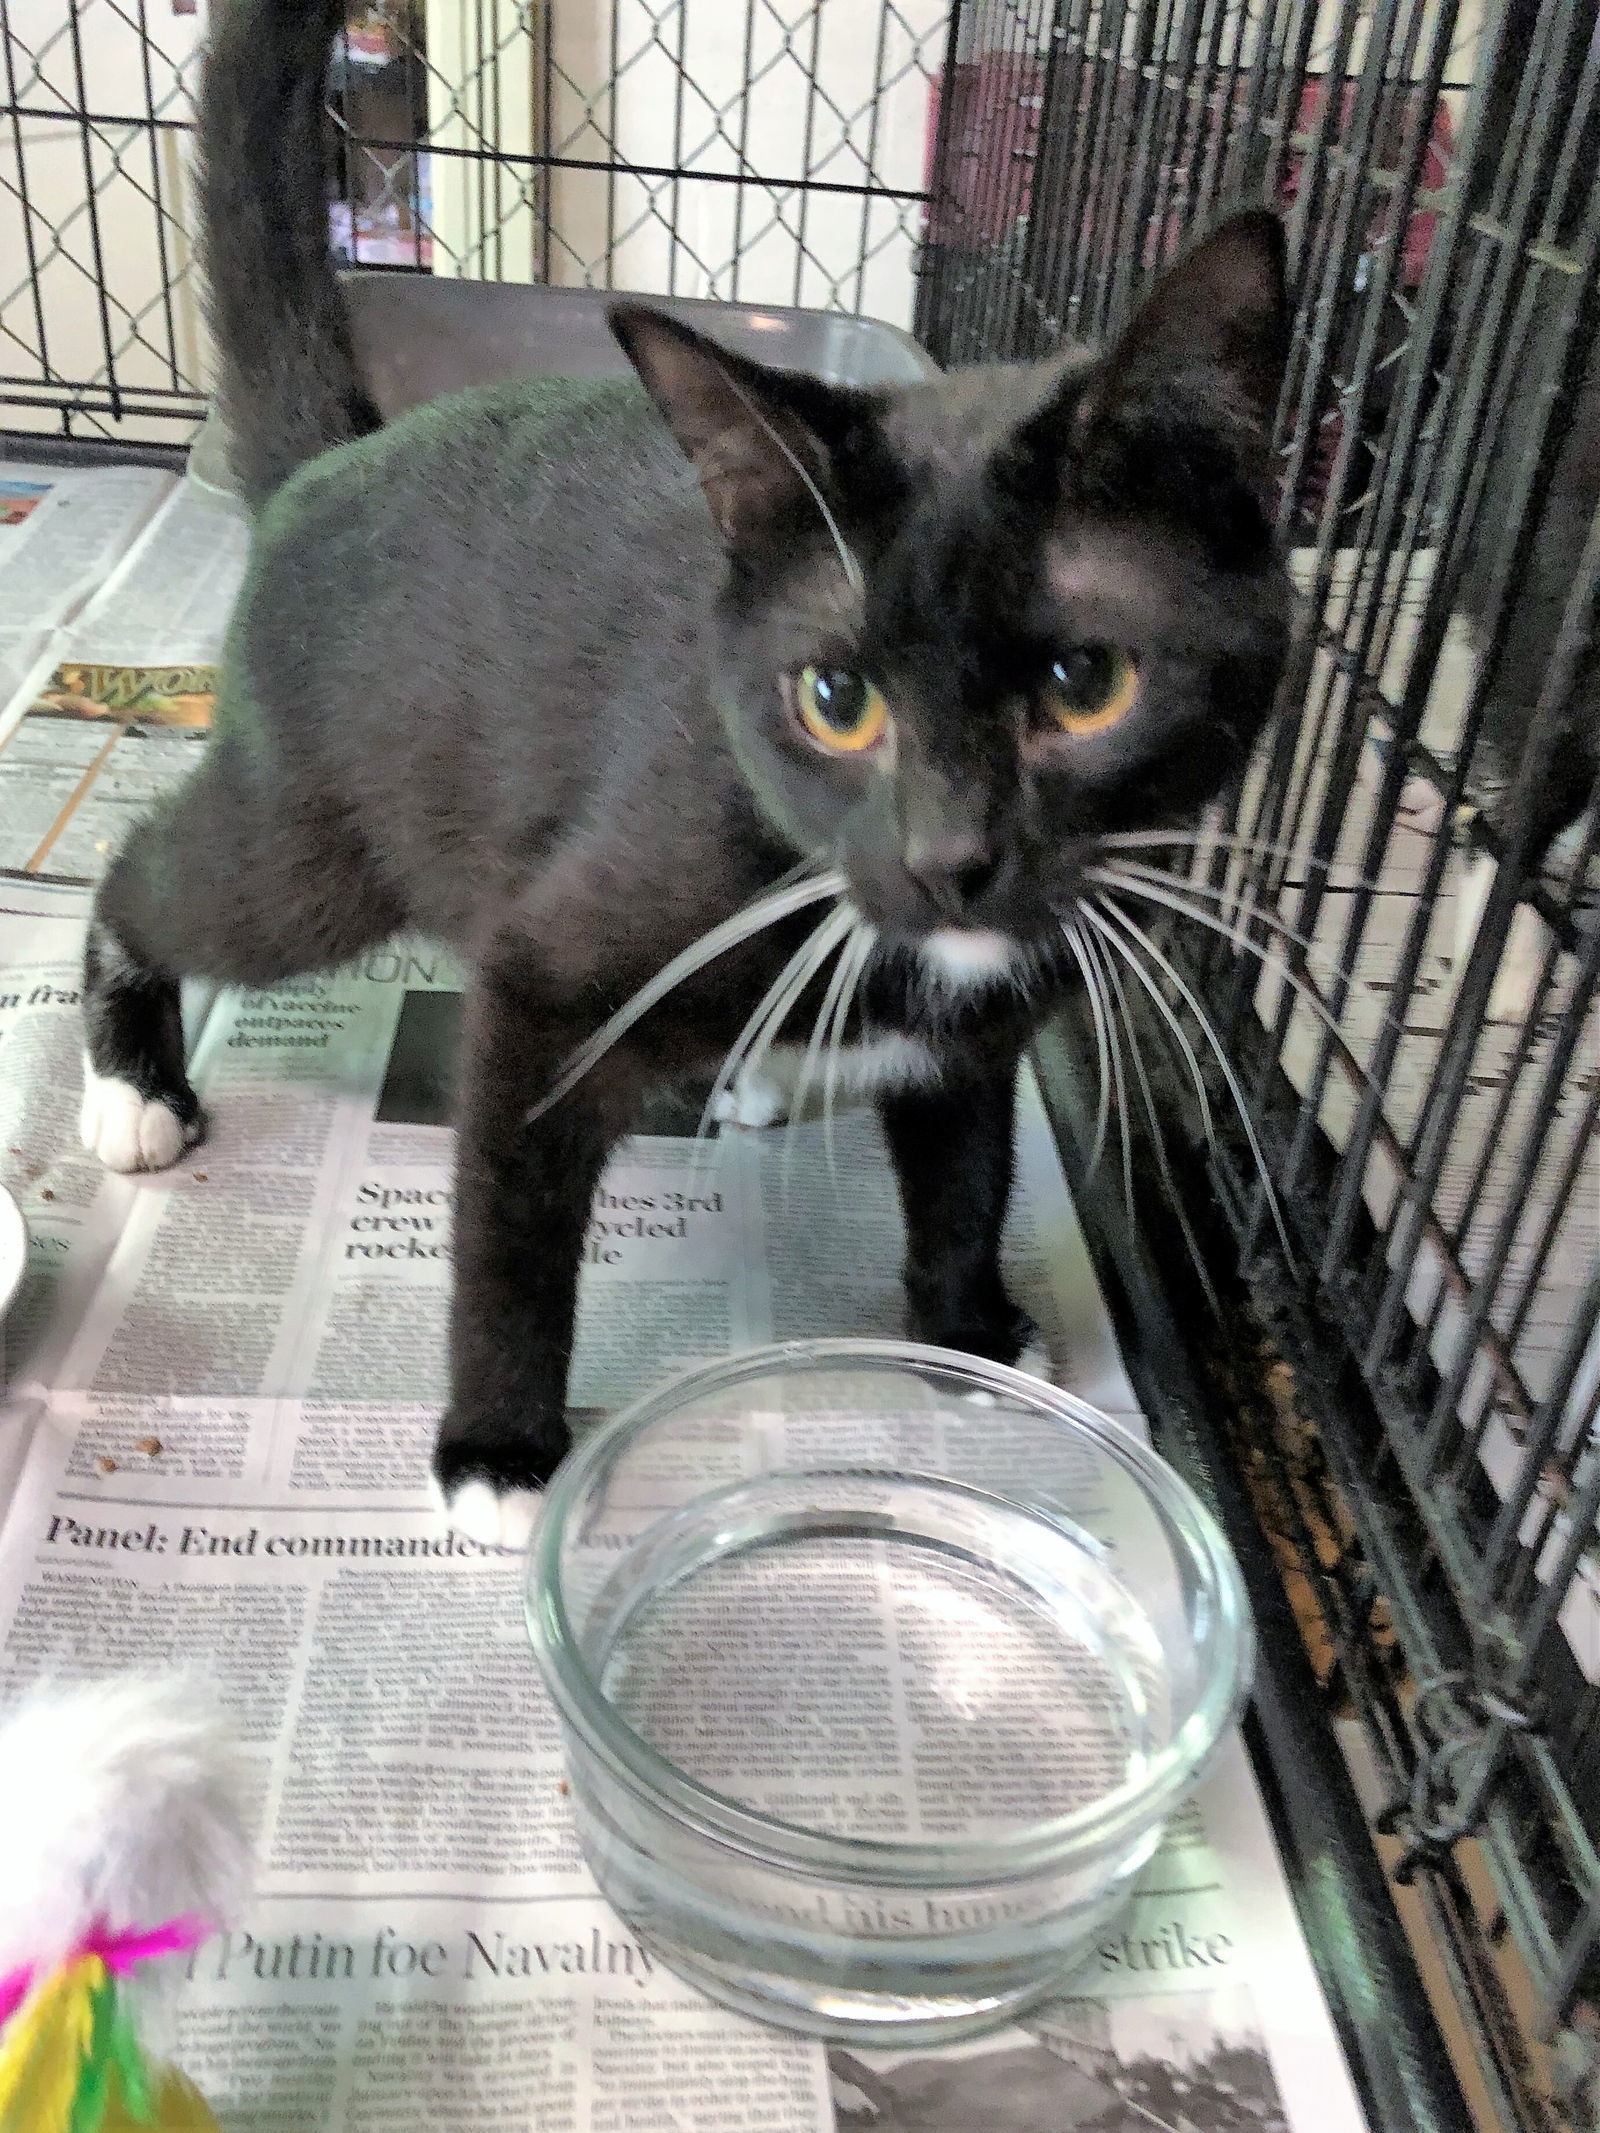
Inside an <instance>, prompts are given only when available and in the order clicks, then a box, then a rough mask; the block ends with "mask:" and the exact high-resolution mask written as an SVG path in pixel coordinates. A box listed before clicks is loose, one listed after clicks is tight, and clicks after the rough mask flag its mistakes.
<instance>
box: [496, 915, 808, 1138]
mask: <svg viewBox="0 0 1600 2133" xmlns="http://www.w3.org/2000/svg"><path fill="white" fill-rule="evenodd" d="M844 886H845V879H844V876H843V875H842V874H840V873H837V872H829V873H826V874H816V875H812V876H810V877H809V878H807V879H805V880H803V881H797V882H792V883H790V884H788V885H787V886H784V887H779V888H776V889H766V890H763V892H762V893H761V895H760V896H758V897H756V898H755V900H754V901H753V902H752V903H748V904H746V905H745V907H744V909H743V910H742V911H735V912H734V914H733V916H732V917H731V918H725V919H723V920H722V922H721V923H720V925H716V926H713V927H712V928H711V930H710V932H709V933H702V934H701V936H700V938H699V939H698V940H694V941H691V942H690V943H689V945H688V947H687V948H683V949H680V950H679V952H678V953H677V954H676V955H675V956H674V957H673V958H672V960H671V962H670V963H666V964H664V965H663V966H662V968H661V969H660V970H658V971H657V972H656V974H655V976H654V977H653V978H649V979H647V980H646V982H645V983H644V984H643V985H641V986H640V987H639V990H638V991H637V992H636V993H635V994H634V995H633V997H632V998H631V999H629V1000H626V1001H624V1002H623V1004H622V1006H621V1007H619V1008H618V1009H617V1011H616V1012H615V1014H612V1015H608V1016H607V1017H606V1019H605V1021H604V1022H602V1023H601V1025H600V1027H599V1028H598V1029H597V1030H596V1031H595V1032H594V1034H593V1035H592V1036H590V1037H586V1038H585V1039H584V1041H583V1043H582V1044H580V1045H579V1046H577V1048H576V1049H575V1050H574V1051H573V1052H571V1053H570V1054H569V1055H568V1057H567V1059H566V1060H565V1061H564V1062H563V1064H562V1067H561V1069H560V1071H559V1072H558V1074H557V1075H556V1078H555V1080H554V1081H553V1082H552V1083H551V1085H550V1087H549V1088H548V1089H547V1090H546V1091H545V1093H544V1095H543V1096H541V1097H540V1098H539V1101H538V1102H537V1103H536V1104H533V1105H531V1106H530V1107H529V1109H528V1110H527V1111H526V1112H524V1114H523V1124H524V1125H529V1126H531V1125H532V1124H533V1122H534V1120H535V1119H538V1118H542V1117H543V1116H544V1114H545V1112H546V1111H548V1110H549V1109H550V1108H551V1106H552V1105H554V1104H558V1103H560V1101H561V1099H562V1097H563V1096H565V1095H567V1094H568V1092H569V1091H570V1090H572V1089H574V1088H576V1087H577V1085H578V1083H579V1082H580V1081H581V1080H582V1079H583V1077H584V1075H585V1074H587V1073H588V1072H589V1070H590V1068H591V1067H593V1066H594V1065H596V1064H597V1063H598V1062H599V1061H600V1060H601V1059H603V1058H604V1057H605V1055H606V1053H607V1052H609V1051H610V1050H611V1047H612V1046H613V1045H614V1044H615V1043H616V1042H617V1040H618V1039H619V1038H620V1037H624V1036H626V1035H627V1033H628V1031H629V1030H630V1029H632V1028H633V1026H634V1024H635V1023H636V1022H638V1021H639V1020H640V1019H641V1018H642V1017H643V1016H645V1015H647V1014H648V1013H649V1012H650V1010H651V1008H652V1007H654V1006H656V1005H657V1003H658V1002H660V1001H662V1000H664V999H665V998H666V996H667V994H668V993H669V992H671V991H673V990H674V988H675V987H677V986H679V985H681V984H682V983H683V982H684V980H685V979H686V978H691V977H693V976H694V974H695V972H696V971H697V970H703V969H704V968H705V966H706V965H707V964H708V963H713V962H715V961H716V959H717V957H718V956H719V955H725V954H726V953H727V952H728V950H729V949H730V948H737V947H738V946H739V945H740V943H741V942H743V941H747V940H750V939H751V938H752V937H753V936H754V935H755V934H757V933H760V932H763V931H764V930H765V929H766V928H767V927H768V926H772V925H776V924H777V922H778V921H779V920H780V919H784V918H790V917H792V916H793V915H794V913H795V912H796V911H804V910H805V909H806V908H807V906H808V905H810V904H815V903H821V902H822V900H823V899H824V898H825V897H837V896H840V895H842V894H843V891H844Z"/></svg>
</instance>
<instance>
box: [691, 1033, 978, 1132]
mask: <svg viewBox="0 0 1600 2133" xmlns="http://www.w3.org/2000/svg"><path fill="white" fill-rule="evenodd" d="M805 1056H806V1055H805V1047H804V1046H803V1045H799V1044H775V1045H774V1046H773V1047H772V1049H771V1051H769V1052H768V1053H767V1055H766V1057H765V1058H764V1059H763V1060H762V1062H761V1066H760V1068H759V1070H758V1071H757V1072H756V1073H754V1074H751V1073H749V1072H748V1071H746V1072H744V1073H742V1074H741V1075H740V1076H739V1078H738V1080H737V1081H735V1083H734V1085H733V1087H732V1088H731V1089H730V1090H729V1091H728V1093H727V1094H726V1095H725V1096H723V1097H720V1098H719V1099H718V1102H717V1108H716V1113H715V1116H716V1119H717V1122H718V1124H719V1125H725V1126H775V1125H776V1124H777V1123H778V1122H779V1120H780V1119H785V1118H787V1117H788V1116H789V1113H790V1111H791V1109H792V1108H793V1105H794V1099H795V1091H796V1087H797V1084H798V1082H799V1079H800V1070H801V1068H802V1066H803V1065H804V1063H805ZM938 1072H939V1062H938V1061H937V1060H936V1059H935V1058H934V1056H933V1054H932V1052H930V1051H929V1050H928V1047H927V1046H926V1045H925V1044H922V1043H920V1042H919V1041H918V1039H917V1038H915V1037H900V1036H895V1035H891V1034H884V1035H881V1036H877V1037H871V1038H869V1039H868V1040H867V1042H866V1043H865V1044H846V1045H842V1046H841V1047H840V1049H839V1063H838V1066H837V1068H836V1069H835V1071H834V1080H833V1085H834V1090H835V1093H836V1094H839V1095H848V1096H870V1095H875V1094H876V1093H877V1091H878V1090H880V1089H906V1088H917V1087H919V1086H920V1085H921V1084H922V1083H924V1082H929V1081H933V1080H935V1079H936V1078H937V1076H938ZM823 1073H824V1068H823V1066H822V1063H821V1062H820V1061H819V1062H818V1064H817V1066H816V1068H815V1069H814V1071H813V1074H812V1080H811V1087H810V1089H809V1090H808V1091H807V1101H808V1107H809V1106H814V1105H815V1104H817V1103H818V1102H820V1100H821V1096H822V1078H823Z"/></svg>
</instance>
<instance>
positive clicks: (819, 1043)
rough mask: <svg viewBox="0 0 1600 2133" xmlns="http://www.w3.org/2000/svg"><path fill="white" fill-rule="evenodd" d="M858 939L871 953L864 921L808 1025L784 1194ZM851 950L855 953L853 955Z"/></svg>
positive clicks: (789, 1129) (786, 1144) (787, 1144)
mask: <svg viewBox="0 0 1600 2133" xmlns="http://www.w3.org/2000/svg"><path fill="white" fill-rule="evenodd" d="M861 937H865V938H866V940H867V943H868V948H869V950H870V946H871V942H872V939H873V937H874V931H873V928H872V927H871V926H869V925H868V924H867V922H866V920H865V919H858V920H857V921H856V931H855V934H854V935H853V936H852V938H851V939H850V940H849V941H847V942H846V943H845V947H844V951H843V953H842V954H841V955H840V957H839V960H838V962H837V963H835V964H834V966H833V971H832V974H831V975H830V977H829V979H828V989H827V991H826V992H825V993H824V994H823V996H822V1001H821V1004H820V1006H819V1007H818V1009H817V1015H816V1020H815V1021H814V1022H813V1023H812V1025H811V1037H810V1041H809V1042H808V1043H807V1045H806V1049H805V1056H804V1057H803V1058H802V1060H801V1062H800V1071H799V1073H798V1075H797V1076H796V1077H795V1085H794V1094H793V1096H792V1097H791V1099H790V1103H789V1118H788V1123H787V1124H786V1126H785V1127H784V1132H783V1172H782V1178H783V1190H784V1193H785V1194H787V1193H788V1190H789V1178H790V1174H791V1170H792V1167H793V1162H794V1146H795V1139H794V1135H795V1126H796V1124H797V1123H798V1121H799V1119H800V1116H801V1114H802V1112H803V1111H804V1110H805V1105H806V1098H807V1097H808V1096H809V1095H810V1093H811V1084H812V1081H813V1080H814V1078H815V1076H816V1071H817V1066H818V1063H819V1061H820V1060H821V1058H822V1048H823V1045H824V1043H825V1042H826V1040H827V1033H828V1031H829V1030H830V1029H831V1028H832V1027H833V1017H834V1013H835V1011H836V1009H837V1008H838V1005H839V1002H840V1000H841V999H842V998H843V997H844V993H845V989H846V987H847V986H849V985H850V984H851V983H852V972H853V970H854V968H855V960H856V953H859V951H858V950H857V948H856V943H857V941H858V940H859V939H860V938H861ZM852 951H855V953H853V952H852Z"/></svg>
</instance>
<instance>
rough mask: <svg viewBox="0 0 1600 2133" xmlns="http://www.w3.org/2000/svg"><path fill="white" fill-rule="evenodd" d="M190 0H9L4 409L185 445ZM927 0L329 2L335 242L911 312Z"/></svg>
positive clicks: (415, 263) (472, 269)
mask: <svg viewBox="0 0 1600 2133" xmlns="http://www.w3.org/2000/svg"><path fill="white" fill-rule="evenodd" d="M202 4H204V0H188V8H187V11H186V10H185V8H184V6H183V0H178V4H177V5H176V6H168V5H162V6H160V7H159V8H158V7H157V5H156V4H155V0H65V4H63V0H7V5H6V8H5V11H4V15H3V17H0V45H3V52H4V66H5V75H4V95H5V105H4V108H3V111H0V407H4V408H5V409H6V410H7V413H6V415H5V417H4V420H5V423H6V424H8V425H9V426H11V427H13V428H27V429H30V430H44V431H55V432H57V433H58V434H65V435H67V436H80V437H101V438H113V439H120V440H122V441H124V442H132V441H155V442H160V441H163V440H165V441H168V442H173V443H180V444H181V443H184V442H187V440H188V438H189V436H190V435H191V434H192V431H193V428H194V425H195V424H196V422H197V421H198V420H199V419H200V417H201V415H202V414H203V412H204V404H205V391H206V380H207V375H208V353H207V343H206V333H205V321H204V314H203V308H202V305H201V302H200V292H199V282H198V276H197V274H196V271H195V263H194V216H193V201H192V191H191V185H190V150H191V144H192V135H193V129H194V97H195V88H196V84H197V80H198V72H199V66H200V55H201V43H202V38H203V34H204V26H205V20H204V15H203V14H202V13H200V12H198V11H197V9H198V7H199V6H200V5H202ZM947 15H948V9H947V6H946V4H945V0H874V4H873V5H871V6H864V7H861V8H859V9H857V8H853V7H852V8H844V9H841V8H839V7H831V8H830V7H825V6H824V5H823V0H737V4H734V5H725V4H722V0H474V4H473V5H472V6H466V5H464V4H463V0H351V7H350V12H349V16H348V21H347V27H346V29H345V32H344V35H343V37H342V38H341V40H340V44H339V48H338V51H337V53H336V57H335V63H334V66H333V69H332V71H331V74H330V79H329V111H330V117H331V120H332V133H331V136H330V141H331V146H330V168H329V201H330V239H331V242H332V244H333V246H334V249H335V250H336V252H338V253H339V254H340V255H341V257H342V258H343V259H344V260H345V261H346V262H347V264H348V265H350V266H351V267H353V268H358V269H359V268H368V267H371V268H386V269H389V270H400V271H407V270H409V271H411V272H421V273H434V274H452V275H464V276H468V277H472V278H479V279H487V280H504V281H517V280H521V281H546V282H559V283H575V284H581V285H585V286H598V287H605V288H613V287H615V288H628V289H635V290H647V291H656V292H660V293H669V294H670V293H675V294H680V295H686V296H711V297H724V298H728V299H731V300H738V301H743V302H747V303H748V302H758V303H759V302H766V303H783V304H804V305H809V306H813V307H816V308H821V309H842V310H849V311H857V312H861V311H865V312H868V313H871V314H872V315H873V316H876V317H881V318H888V319H890V320H892V321H894V322H896V323H900V324H907V325H908V324H909V323H910V315H911V307H912V300H913V291H914V268H915V263H916V255H917V245H918V240H919V238H920V234H921V217H922V202H923V199H924V193H925V183H926V174H927V163H928V144H929V136H928V110H929V89H930V84H931V81H932V78H933V75H934V73H935V70H936V68H937V65H938V62H939V59H940V57H941V56H942V52H943V46H944V40H945V36H946V24H947Z"/></svg>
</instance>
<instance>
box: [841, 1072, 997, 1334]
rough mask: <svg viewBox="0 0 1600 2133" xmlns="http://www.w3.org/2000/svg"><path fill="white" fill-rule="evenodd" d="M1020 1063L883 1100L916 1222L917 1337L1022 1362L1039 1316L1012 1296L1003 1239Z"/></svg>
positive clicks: (911, 1225) (906, 1203) (912, 1245)
mask: <svg viewBox="0 0 1600 2133" xmlns="http://www.w3.org/2000/svg"><path fill="white" fill-rule="evenodd" d="M1016 1080H1017V1069H1016V1062H1015V1060H1012V1061H1011V1062H1010V1063H1009V1064H1008V1065H1007V1066H1005V1067H1004V1068H1002V1069H999V1070H995V1071H991V1072H989V1073H987V1074H983V1075H976V1076H971V1077H967V1078H957V1079H952V1080H949V1081H946V1082H943V1083H940V1084H939V1085H937V1086H935V1087H932V1088H916V1089H901V1090H898V1091H896V1092H895V1093H894V1094H893V1095H888V1096H885V1097H883V1098H882V1099H881V1100H880V1102H879V1106H878V1108H879V1112H880V1114H881V1116H882V1119H883V1126H884V1132H885V1134H886V1135H887V1137H888V1141H889V1151H890V1154H891V1155H892V1156H893V1158H894V1169H895V1177H896V1179H897V1180H898V1181H899V1186H900V1204H901V1206H902V1208H903V1209H904V1210H905V1218H906V1267H905V1280H906V1303H907V1307H908V1309H907V1317H908V1322H909V1326H910V1331H911V1335H912V1337H913V1339H915V1340H921V1341H931V1342H933V1343H934V1345H935V1346H936V1347H941V1348H960V1349H963V1350H965V1351H966V1353H967V1354H969V1355H981V1356H985V1357H987V1358H988V1359H989V1361H991V1362H996V1363H1014V1362H1015V1361H1016V1360H1017V1358H1018V1356H1019V1355H1021V1353H1022V1351H1023V1349H1024V1348H1025V1347H1026V1346H1027V1344H1028V1342H1029V1340H1030V1338H1031V1337H1032V1334H1033V1321H1032V1320H1031V1319H1030V1318H1029V1317H1028V1314H1027V1313H1026V1311H1023V1310H1021V1309H1019V1308H1018V1306H1017V1305H1016V1304H1014V1303H1013V1302H1012V1301H1011V1298H1010V1297H1009V1296H1008V1295H1007V1294H1006V1289H1005V1283H1004V1281H1003V1280H1002V1279H1001V1275H1000V1238H1001V1233H1002V1231H1003V1230H1004V1228H1005V1219H1006V1206H1007V1203H1008V1201H1009V1200H1010V1197H1011V1166H1012V1131H1013V1126H1014V1122H1015V1117H1016Z"/></svg>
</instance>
